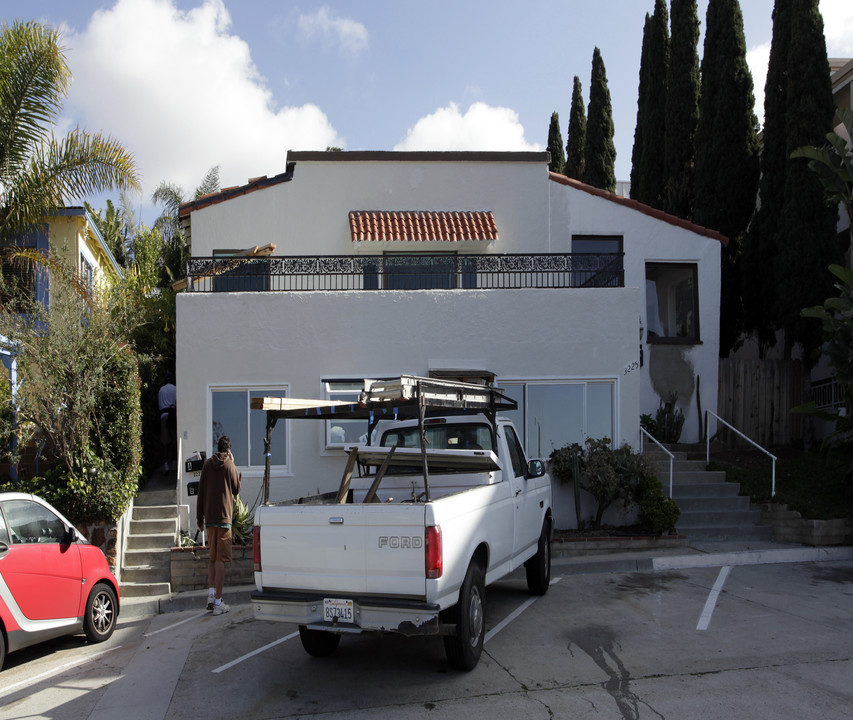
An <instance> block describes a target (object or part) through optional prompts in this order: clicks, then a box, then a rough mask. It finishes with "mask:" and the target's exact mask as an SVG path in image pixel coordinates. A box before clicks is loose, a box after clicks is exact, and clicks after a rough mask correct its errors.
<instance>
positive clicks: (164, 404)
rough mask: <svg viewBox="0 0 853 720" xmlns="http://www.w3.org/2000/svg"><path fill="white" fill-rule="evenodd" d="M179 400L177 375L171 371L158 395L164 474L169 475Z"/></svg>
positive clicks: (176, 432) (167, 374)
mask: <svg viewBox="0 0 853 720" xmlns="http://www.w3.org/2000/svg"><path fill="white" fill-rule="evenodd" d="M177 400H178V389H177V388H176V387H175V374H174V373H173V372H172V371H171V370H169V371H168V372H167V373H166V380H165V382H164V383H163V387H161V388H160V392H159V393H158V394H157V405H158V407H159V409H160V442H161V443H162V444H163V461H164V462H163V474H164V475H168V474H169V470H171V469H172V462H175V464H176V467H177V462H176V461H175V451H176V447H175V446H176V445H177V441H176V438H177V434H178V423H177V418H176V417H175V406H176V404H177Z"/></svg>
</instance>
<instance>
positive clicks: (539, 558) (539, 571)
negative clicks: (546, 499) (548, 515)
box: [524, 520, 551, 595]
mask: <svg viewBox="0 0 853 720" xmlns="http://www.w3.org/2000/svg"><path fill="white" fill-rule="evenodd" d="M550 535H551V533H550V528H549V526H548V521H547V520H545V522H544V523H543V524H542V534H541V535H540V536H539V547H538V548H537V549H536V554H535V555H534V556H533V557H532V558H530V560H528V561H527V562H526V563H524V569H525V570H526V571H527V589H528V590H529V591H530V592H531V593H532V594H533V595H544V594H545V593H546V592H548V586H549V585H550V584H551V537H550Z"/></svg>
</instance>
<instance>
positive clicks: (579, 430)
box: [500, 380, 616, 458]
mask: <svg viewBox="0 0 853 720" xmlns="http://www.w3.org/2000/svg"><path fill="white" fill-rule="evenodd" d="M500 385H501V387H503V388H504V390H505V392H506V394H507V395H508V396H509V397H511V398H512V399H513V400H515V401H516V402H517V403H518V409H517V410H513V411H511V412H502V414H504V415H507V416H508V417H510V418H511V419H512V421H513V423H514V424H515V427H516V428H517V429H518V430H519V432H521V433H522V434H523V435H524V446H525V447H526V448H527V455H528V456H529V457H538V458H547V457H548V456H549V455H550V454H551V451H552V450H555V449H556V448H560V447H563V446H564V445H567V444H570V443H575V442H576V443H580V444H583V442H584V440H585V439H586V438H588V437H594V438H600V437H609V438H610V439H611V440H613V438H614V436H615V434H616V428H615V412H614V400H615V395H616V393H615V388H616V384H615V382H614V381H612V380H601V381H583V380H577V381H570V380H566V381H551V380H549V381H528V382H509V381H507V382H502V383H500Z"/></svg>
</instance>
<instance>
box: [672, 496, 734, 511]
mask: <svg viewBox="0 0 853 720" xmlns="http://www.w3.org/2000/svg"><path fill="white" fill-rule="evenodd" d="M673 499H674V500H675V502H676V503H677V504H678V507H679V508H680V509H681V512H682V513H686V512H700V511H702V512H720V511H723V512H749V509H750V508H749V498H748V497H746V496H745V495H731V496H728V497H701V496H700V497H675V498H673Z"/></svg>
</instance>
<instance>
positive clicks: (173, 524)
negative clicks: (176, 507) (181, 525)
mask: <svg viewBox="0 0 853 720" xmlns="http://www.w3.org/2000/svg"><path fill="white" fill-rule="evenodd" d="M177 529H178V519H177V518H176V517H171V518H168V519H156V520H131V521H130V534H131V535H157V534H166V533H168V534H171V535H172V537H174V536H175V533H176V532H177Z"/></svg>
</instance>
